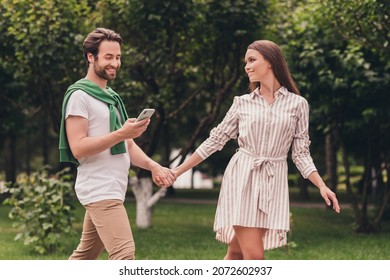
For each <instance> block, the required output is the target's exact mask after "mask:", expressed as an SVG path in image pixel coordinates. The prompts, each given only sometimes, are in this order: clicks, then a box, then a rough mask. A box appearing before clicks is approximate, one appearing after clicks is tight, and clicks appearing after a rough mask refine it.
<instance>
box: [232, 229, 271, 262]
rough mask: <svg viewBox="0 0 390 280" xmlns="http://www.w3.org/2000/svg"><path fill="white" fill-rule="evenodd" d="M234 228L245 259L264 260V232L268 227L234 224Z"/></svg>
mask: <svg viewBox="0 0 390 280" xmlns="http://www.w3.org/2000/svg"><path fill="white" fill-rule="evenodd" d="M233 228H234V232H235V235H234V236H235V237H236V239H237V241H238V244H239V248H240V249H241V252H242V255H243V259H244V260H264V245H263V234H264V233H265V231H266V229H263V228H251V227H241V226H234V227H233ZM229 245H230V244H229Z"/></svg>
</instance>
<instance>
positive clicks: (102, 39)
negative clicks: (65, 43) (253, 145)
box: [59, 28, 175, 260]
mask: <svg viewBox="0 0 390 280" xmlns="http://www.w3.org/2000/svg"><path fill="white" fill-rule="evenodd" d="M121 44H122V38H121V37H120V35H119V34H117V33H115V32H113V31H112V30H108V29H105V28H97V29H95V30H94V31H93V32H91V33H90V34H88V36H87V38H86V39H85V40H84V43H83V50H84V57H85V59H86V62H87V67H88V70H87V75H86V77H85V78H83V79H81V80H79V81H77V82H76V83H75V84H73V85H71V86H70V87H69V88H68V90H67V92H66V94H65V97H64V102H63V106H62V121H61V130H60V131H61V132H60V147H59V148H60V161H62V162H73V163H76V164H78V168H77V178H76V184H75V190H76V194H77V197H78V199H79V200H80V202H81V204H82V205H83V206H84V207H85V209H86V213H85V217H84V223H83V232H82V236H81V240H80V244H79V245H78V247H77V249H76V250H74V251H73V254H72V255H71V256H70V258H69V259H72V260H81V259H96V258H97V257H98V256H99V255H100V253H101V252H102V251H103V250H104V249H106V250H107V252H108V254H109V259H115V260H123V259H134V255H135V246H134V240H133V235H132V232H131V228H130V223H129V220H128V216H127V213H126V209H125V207H124V205H123V202H124V199H125V193H126V189H127V184H128V171H129V168H130V162H131V163H132V164H133V165H136V166H138V167H140V168H144V169H147V170H150V171H151V173H152V177H153V180H154V181H155V182H157V183H158V185H160V186H162V187H168V186H170V185H171V184H172V183H173V180H174V179H175V178H174V176H173V174H171V172H170V171H169V169H167V168H164V167H162V166H160V165H159V164H158V163H156V162H155V161H153V160H152V159H150V158H149V157H148V156H147V155H146V154H145V153H144V152H143V151H142V150H141V149H140V147H139V146H137V144H136V143H135V142H134V141H133V139H134V138H136V137H138V136H140V135H141V134H142V133H143V132H144V131H145V130H146V128H147V127H148V125H149V123H150V119H145V120H142V121H139V122H135V119H134V118H132V119H128V116H127V113H126V110H125V107H124V104H123V102H122V100H121V99H120V97H119V95H118V94H116V93H115V92H114V91H113V90H112V89H111V88H110V87H108V86H107V82H108V81H111V80H114V79H115V77H116V73H117V71H118V69H119V68H120V65H121Z"/></svg>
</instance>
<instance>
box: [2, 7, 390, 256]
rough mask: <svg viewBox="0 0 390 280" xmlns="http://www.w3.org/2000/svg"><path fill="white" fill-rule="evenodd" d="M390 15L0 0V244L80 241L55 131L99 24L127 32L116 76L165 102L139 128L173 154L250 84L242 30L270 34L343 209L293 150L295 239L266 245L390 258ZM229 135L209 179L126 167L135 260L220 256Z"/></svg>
mask: <svg viewBox="0 0 390 280" xmlns="http://www.w3.org/2000/svg"><path fill="white" fill-rule="evenodd" d="M389 21H390V20H389V5H388V3H387V1H384V0H380V1H374V0H357V1H340V0H323V1H312V0H300V1H298V0H297V1H294V0H291V1H272V0H270V1H264V0H253V1H249V0H247V1H245V0H236V1H233V0H192V1H190V0H182V1H173V0H171V1H168V0H150V1H141V0H108V1H87V0H77V1H76V0H69V1H60V0H45V1H44V0H39V1H28V0H18V1H17V0H3V1H1V4H0V82H1V88H0V91H1V93H0V120H1V122H0V182H1V183H0V188H1V192H2V193H1V194H0V195H1V198H0V201H1V202H2V203H4V205H2V206H0V259H66V258H67V256H68V255H69V254H70V252H71V250H73V248H74V247H75V246H76V245H77V243H78V238H79V233H80V231H81V224H82V217H83V209H82V207H81V206H80V205H79V204H78V202H77V199H76V198H75V196H74V193H73V182H74V174H75V168H74V166H68V165H65V164H60V163H59V161H58V158H59V156H58V131H59V123H60V118H61V103H62V99H63V96H64V93H65V91H66V88H67V87H68V86H69V85H70V84H72V83H73V82H75V81H76V80H78V79H80V78H81V77H84V76H85V73H86V66H85V62H84V59H83V56H82V42H83V40H84V38H85V36H86V35H87V34H88V33H89V32H90V31H92V30H93V29H94V28H96V27H106V28H110V29H113V30H115V31H116V32H118V33H120V34H121V36H122V38H123V39H124V44H123V46H122V58H121V60H122V67H121V70H120V71H119V72H118V77H117V79H116V80H115V81H113V82H112V83H110V86H111V87H112V88H113V89H115V91H117V92H118V93H119V94H120V95H121V96H122V97H123V99H124V103H125V104H126V106H127V110H128V113H129V115H130V116H131V117H136V116H137V115H138V113H139V112H140V111H141V110H142V109H143V108H145V107H151V108H155V109H156V113H155V115H154V116H153V118H152V123H151V125H150V126H149V128H148V131H147V132H146V133H144V135H143V136H142V137H140V138H137V139H136V142H137V143H138V144H139V145H140V146H141V147H142V148H143V150H144V151H145V152H146V153H147V154H148V155H149V156H151V157H152V158H153V159H155V160H156V161H158V162H160V163H161V164H162V165H165V166H170V165H172V162H177V161H179V162H180V160H182V159H184V158H185V156H186V155H188V154H189V153H191V152H193V151H194V149H195V148H196V147H197V146H198V145H199V144H200V143H201V142H202V141H203V140H204V139H206V137H207V136H208V133H209V131H210V129H211V128H212V127H214V126H216V125H217V124H218V123H219V121H221V119H222V118H223V116H224V114H225V113H226V111H227V109H228V108H229V107H230V105H231V103H232V100H233V97H234V96H236V95H242V94H246V93H248V80H247V77H246V75H245V72H244V61H243V58H244V54H245V51H246V47H247V46H248V44H250V43H251V42H253V41H254V40H257V39H269V40H272V41H274V42H276V43H277V44H278V45H279V46H281V48H282V49H283V51H284V54H285V56H286V59H287V61H288V63H289V68H290V70H291V72H292V74H293V77H294V79H295V81H296V83H297V85H298V87H299V89H300V91H301V93H302V96H304V97H305V98H306V99H307V100H308V101H309V104H310V136H311V141H312V145H311V153H312V156H313V158H314V161H315V163H316V165H317V168H318V169H319V171H320V174H321V175H323V177H324V179H325V180H326V181H327V183H328V185H329V186H330V187H331V188H332V189H333V190H334V191H335V192H336V193H337V194H338V197H339V200H340V202H341V204H342V211H341V214H338V215H337V214H335V213H334V212H332V211H330V209H328V208H326V207H325V205H324V204H323V202H322V201H321V198H320V197H319V194H318V192H317V190H316V189H315V187H314V186H312V185H311V184H310V183H309V182H308V181H307V180H304V179H302V178H301V176H300V175H299V174H298V171H297V169H296V168H295V166H294V165H293V164H291V162H289V164H290V168H289V181H290V197H291V201H292V207H291V224H292V230H291V232H290V236H289V240H290V242H289V245H288V246H287V247H285V248H281V249H278V250H273V251H270V252H267V253H266V258H270V259H389V257H390V253H389V252H390V238H389V237H390V234H389V233H390V207H389V196H390V185H389V172H390V145H389V143H390V122H389V121H388V120H389V117H390V110H389V109H388V106H389V103H390V102H389V101H390V98H389V93H388V89H389V66H390V65H389V61H390V60H389V28H390V22H389ZM236 147H237V145H236V143H235V141H233V140H232V141H230V142H229V143H228V144H227V145H226V146H225V148H224V149H223V150H222V151H221V152H218V153H216V154H214V155H212V156H211V157H210V158H208V159H207V160H206V161H205V162H203V163H202V164H201V165H199V166H198V167H197V170H198V171H200V172H201V173H202V174H204V175H205V176H208V177H209V178H212V180H213V182H214V187H213V188H212V189H211V190H199V189H194V188H193V185H191V184H189V186H188V189H185V190H183V189H177V188H170V189H168V191H164V190H161V189H160V190H159V189H157V188H156V186H154V185H153V183H152V181H151V179H150V174H149V173H148V172H145V171H143V170H139V169H137V168H132V169H131V170H130V174H129V175H130V177H131V180H130V184H129V192H128V196H127V200H126V203H125V204H126V207H127V209H128V212H129V217H130V221H131V223H132V227H133V230H134V236H135V241H136V247H137V253H136V257H137V259H221V258H222V257H223V256H224V254H225V250H226V246H225V245H222V244H219V243H218V242H217V241H215V240H214V233H213V232H212V224H213V218H214V211H215V205H216V199H217V197H218V191H219V183H220V176H221V174H222V173H223V170H224V168H225V167H226V165H227V162H228V160H229V159H230V157H231V156H232V154H233V153H234V151H235V149H236ZM178 149H179V151H180V152H179V153H176V154H175V157H172V154H173V151H177V150H178ZM15 223H16V224H15ZM15 237H16V239H17V240H16V241H14V239H15ZM102 258H103V259H104V258H106V256H105V255H103V256H102Z"/></svg>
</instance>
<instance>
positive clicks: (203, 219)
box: [0, 191, 390, 260]
mask: <svg viewBox="0 0 390 280" xmlns="http://www.w3.org/2000/svg"><path fill="white" fill-rule="evenodd" d="M184 193H185V194H184V195H183V196H182V197H184V198H190V197H192V198H193V197H194V196H190V195H189V193H190V192H189V191H185V192H184ZM210 196H212V195H211V194H210ZM195 197H196V196H195ZM199 198H200V196H199ZM205 198H208V196H207V197H205ZM76 205H78V203H76ZM126 207H127V209H128V213H129V218H130V221H131V223H132V228H133V234H134V239H135V242H136V258H137V259H138V260H175V259H178V260H196V259H203V260H218V259H222V258H223V257H224V255H225V253H226V248H227V246H226V245H224V244H221V243H219V242H217V241H216V240H215V239H214V237H215V235H214V232H213V231H212V227H213V220H214V213H215V204H188V203H187V204H186V203H180V202H175V201H172V200H170V199H163V200H162V201H161V202H159V203H158V204H157V205H156V207H155V208H154V214H153V227H151V228H149V229H146V230H142V229H138V228H137V227H136V226H135V224H134V221H135V204H134V202H133V201H130V202H126ZM8 212H9V208H8V207H6V206H0V259H2V260H27V259H67V258H68V256H69V255H70V254H71V252H72V250H73V249H74V247H75V246H76V245H77V244H78V240H79V234H80V232H81V226H82V218H83V214H84V210H83V208H82V207H81V206H77V209H76V216H77V223H75V224H74V226H75V228H76V230H77V232H78V233H77V234H76V235H75V236H67V237H66V238H64V240H63V247H64V252H63V253H57V254H54V255H48V256H39V255H36V254H34V253H32V252H31V250H29V249H28V248H27V247H26V246H24V245H23V243H22V242H21V241H14V240H13V239H14V237H15V234H16V229H15V228H13V227H12V221H11V220H9V218H8V217H7V215H8ZM291 212H292V214H293V224H292V232H291V238H290V239H289V241H293V242H294V243H295V244H296V245H297V246H296V247H295V248H292V247H284V248H279V249H275V250H272V251H267V252H266V258H267V259H274V260H286V259H292V260H309V259H314V260H355V259H360V260H368V259H371V260H379V259H390V238H389V236H390V221H387V222H385V223H384V224H383V231H382V232H381V233H379V234H375V235H374V234H372V235H362V234H357V233H354V231H353V217H352V212H351V210H350V209H343V210H342V212H341V214H335V213H334V212H332V211H329V210H326V209H324V208H295V207H293V208H292V209H291ZM100 259H107V254H106V253H104V254H102V256H101V257H100Z"/></svg>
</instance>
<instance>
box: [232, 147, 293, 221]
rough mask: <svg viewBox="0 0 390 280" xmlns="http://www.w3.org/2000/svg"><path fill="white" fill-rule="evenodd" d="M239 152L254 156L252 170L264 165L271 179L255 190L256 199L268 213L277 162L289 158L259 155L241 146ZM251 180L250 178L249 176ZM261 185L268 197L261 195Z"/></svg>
mask: <svg viewBox="0 0 390 280" xmlns="http://www.w3.org/2000/svg"><path fill="white" fill-rule="evenodd" d="M237 152H241V153H244V154H246V155H249V156H251V157H253V162H252V166H251V171H254V170H256V169H258V170H259V169H260V168H261V167H262V166H264V168H265V171H266V173H267V176H268V177H269V179H270V182H269V183H266V184H265V185H264V186H257V188H256V190H255V192H256V193H255V197H254V199H256V200H257V204H258V208H259V209H260V210H261V211H263V212H264V213H266V214H268V212H269V202H270V201H271V197H272V196H271V193H272V191H273V188H274V185H275V178H274V176H275V162H284V161H286V159H287V156H281V157H275V158H271V157H262V156H258V155H256V154H254V153H252V152H251V151H249V150H247V149H245V148H239V149H237ZM248 180H249V178H248ZM247 185H248V184H246V187H245V189H246V188H247V187H248V186H247ZM259 187H262V188H265V191H266V198H263V197H260V190H259Z"/></svg>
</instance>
